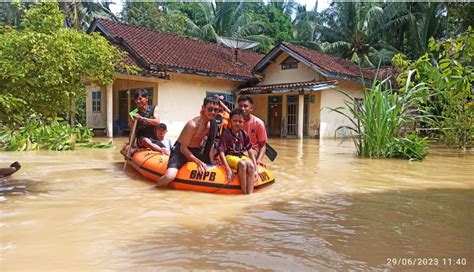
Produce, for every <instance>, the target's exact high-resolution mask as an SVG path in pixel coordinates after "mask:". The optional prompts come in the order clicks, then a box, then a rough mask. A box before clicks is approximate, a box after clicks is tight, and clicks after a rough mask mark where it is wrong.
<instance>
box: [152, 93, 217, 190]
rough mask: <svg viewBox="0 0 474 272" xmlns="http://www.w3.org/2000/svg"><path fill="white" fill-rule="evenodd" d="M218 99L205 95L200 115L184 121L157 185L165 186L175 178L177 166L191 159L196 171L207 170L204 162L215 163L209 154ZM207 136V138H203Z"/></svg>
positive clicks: (211, 149)
mask: <svg viewBox="0 0 474 272" xmlns="http://www.w3.org/2000/svg"><path fill="white" fill-rule="evenodd" d="M219 109H220V106H219V99H218V98H216V97H211V96H209V97H206V98H205V99H204V102H203V105H202V107H201V112H200V115H199V116H197V117H194V118H193V119H191V120H190V121H188V122H187V123H186V125H185V126H184V128H183V130H182V131H181V134H180V135H179V137H178V140H177V141H176V143H175V145H174V147H173V149H172V150H171V154H170V159H169V161H168V168H167V169H166V173H165V174H164V175H163V176H162V177H161V178H160V180H159V181H158V182H157V184H156V186H157V187H166V186H167V185H168V184H169V183H170V182H172V181H173V180H174V179H175V178H176V174H178V170H179V168H181V166H183V164H184V163H186V162H188V161H191V162H195V163H196V164H197V166H198V169H197V170H198V172H201V173H203V172H205V171H206V170H207V166H206V163H211V164H215V162H214V158H213V156H212V155H211V154H213V153H214V139H215V137H216V132H217V125H216V122H215V120H214V118H215V117H216V115H217V113H218V112H219ZM206 136H207V140H204V139H205V138H206Z"/></svg>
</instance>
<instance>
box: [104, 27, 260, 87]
mask: <svg viewBox="0 0 474 272" xmlns="http://www.w3.org/2000/svg"><path fill="white" fill-rule="evenodd" d="M97 21H98V23H99V24H100V25H102V26H103V27H105V29H106V30H107V31H108V32H109V33H110V34H111V35H112V36H113V38H122V39H123V40H124V42H125V43H126V44H127V45H128V46H130V48H131V49H132V50H134V51H135V52H136V53H137V54H138V55H139V56H140V57H142V58H143V60H144V61H145V62H146V63H147V64H148V65H156V66H158V67H159V68H160V69H162V70H164V71H172V70H173V69H185V70H188V72H198V73H199V72H204V73H213V74H215V75H217V76H219V75H222V76H230V77H238V78H242V79H243V80H252V79H254V76H253V75H252V73H251V72H250V71H251V70H252V68H253V67H254V66H255V65H256V64H257V63H258V62H259V61H260V59H261V58H262V57H263V55H260V54H257V53H253V52H250V51H245V50H237V51H238V63H236V62H234V52H235V51H234V49H231V48H227V47H224V46H222V45H218V44H214V43H210V42H204V41H199V40H194V39H192V38H188V37H183V36H178V35H175V34H171V33H166V32H161V31H158V30H153V29H147V28H144V27H139V26H134V25H128V24H124V23H119V22H114V21H110V20H106V19H97Z"/></svg>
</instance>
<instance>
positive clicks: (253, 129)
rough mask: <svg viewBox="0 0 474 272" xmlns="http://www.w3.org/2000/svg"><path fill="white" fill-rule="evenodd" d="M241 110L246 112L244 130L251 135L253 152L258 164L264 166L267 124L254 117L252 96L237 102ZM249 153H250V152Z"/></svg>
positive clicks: (241, 97) (245, 96)
mask: <svg viewBox="0 0 474 272" xmlns="http://www.w3.org/2000/svg"><path fill="white" fill-rule="evenodd" d="M237 102H238V103H239V108H241V109H242V110H243V111H244V123H243V125H242V129H243V130H244V131H245V132H246V133H247V134H248V135H249V137H250V143H251V144H252V149H251V150H250V151H251V152H253V153H254V155H255V158H257V163H259V164H263V163H262V160H263V157H264V156H265V151H266V145H265V144H266V142H267V131H266V130H265V123H263V121H262V120H261V119H260V118H258V117H257V116H255V115H253V114H252V112H253V99H252V97H250V96H247V95H242V96H240V97H239V99H238V100H237ZM250 151H249V152H250Z"/></svg>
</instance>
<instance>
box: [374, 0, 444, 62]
mask: <svg viewBox="0 0 474 272" xmlns="http://www.w3.org/2000/svg"><path fill="white" fill-rule="evenodd" d="M383 10H384V14H385V15H384V17H385V19H386V20H385V23H384V24H383V26H382V27H380V28H379V31H380V32H381V33H386V34H385V35H384V37H385V39H386V40H387V41H388V42H390V43H391V44H393V45H394V46H395V47H396V48H397V49H398V50H400V51H402V52H404V53H405V54H406V55H408V56H409V57H410V58H412V59H416V58H418V57H420V56H422V55H423V54H425V53H426V52H428V41H429V39H430V38H431V37H434V38H435V39H436V38H440V37H441V36H442V35H443V34H444V30H445V29H446V28H447V8H446V5H445V4H444V3H440V2H437V3H408V2H398V3H396V2H389V3H387V4H385V5H384V7H383Z"/></svg>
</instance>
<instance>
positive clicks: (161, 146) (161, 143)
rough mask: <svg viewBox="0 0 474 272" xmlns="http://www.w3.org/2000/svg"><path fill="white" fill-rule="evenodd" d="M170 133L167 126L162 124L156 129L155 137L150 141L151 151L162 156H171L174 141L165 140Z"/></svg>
mask: <svg viewBox="0 0 474 272" xmlns="http://www.w3.org/2000/svg"><path fill="white" fill-rule="evenodd" d="M166 132H168V130H167V127H166V124H165V123H160V124H159V125H158V126H157V127H156V129H155V137H153V138H151V139H150V143H149V144H148V146H149V147H150V149H151V150H154V151H156V152H159V153H161V154H165V155H169V154H170V152H171V148H172V147H173V141H172V140H171V139H170V138H165V135H166Z"/></svg>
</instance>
